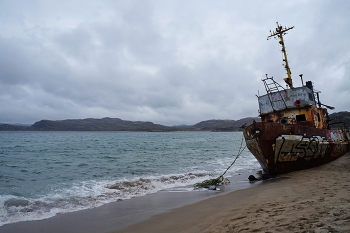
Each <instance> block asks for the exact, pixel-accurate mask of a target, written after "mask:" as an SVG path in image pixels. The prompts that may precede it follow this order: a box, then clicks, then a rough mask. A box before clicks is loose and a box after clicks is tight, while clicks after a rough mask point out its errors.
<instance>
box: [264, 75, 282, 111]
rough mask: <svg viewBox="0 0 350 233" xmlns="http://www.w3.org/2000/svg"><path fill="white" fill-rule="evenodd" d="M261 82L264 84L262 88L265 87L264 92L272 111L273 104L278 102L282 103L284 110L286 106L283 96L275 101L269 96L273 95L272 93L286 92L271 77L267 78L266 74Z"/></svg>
mask: <svg viewBox="0 0 350 233" xmlns="http://www.w3.org/2000/svg"><path fill="white" fill-rule="evenodd" d="M262 81H263V82H264V86H265V90H266V93H267V95H268V97H269V101H270V104H271V107H272V109H273V110H274V111H276V109H274V107H273V106H274V105H273V103H274V102H280V101H282V102H283V104H284V106H285V107H286V108H288V107H287V104H286V102H285V100H284V98H283V96H281V99H277V100H274V99H273V98H272V97H271V94H272V93H274V92H280V91H286V90H285V89H284V88H283V87H282V86H281V85H280V84H279V83H278V82H276V81H275V80H274V79H273V77H271V78H269V77H267V74H266V78H265V79H262Z"/></svg>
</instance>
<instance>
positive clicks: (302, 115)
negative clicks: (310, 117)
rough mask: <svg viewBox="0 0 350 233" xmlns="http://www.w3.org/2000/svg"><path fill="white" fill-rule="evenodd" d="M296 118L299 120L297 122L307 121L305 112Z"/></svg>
mask: <svg viewBox="0 0 350 233" xmlns="http://www.w3.org/2000/svg"><path fill="white" fill-rule="evenodd" d="M296 120H297V122H300V121H306V116H305V114H300V115H296Z"/></svg>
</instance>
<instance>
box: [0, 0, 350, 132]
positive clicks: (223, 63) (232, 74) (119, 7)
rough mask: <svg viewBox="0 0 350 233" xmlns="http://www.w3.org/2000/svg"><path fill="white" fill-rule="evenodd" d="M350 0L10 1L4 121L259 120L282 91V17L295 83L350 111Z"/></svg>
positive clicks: (0, 118)
mask: <svg viewBox="0 0 350 233" xmlns="http://www.w3.org/2000/svg"><path fill="white" fill-rule="evenodd" d="M349 8H350V3H348V2H347V1H330V0H321V1H319V0H318V1H316V0H296V1H284V2H281V1H277V0H272V1H268V2H266V1H265V2H264V1H258V0H253V1H249V2H241V1H220V2H212V1H202V0H201V1H199V0H198V1H196V0H193V1H156V0H148V1H141V0H134V1H107V0H106V1H98V2H97V1H89V0H85V1H60V2H57V1H40V0H37V1H31V2H28V1H2V2H1V3H0V29H1V30H0V54H1V56H2V59H1V62H0V102H1V109H0V122H4V123H16V122H20V123H34V122H35V121H38V120H41V119H51V120H60V119H67V118H87V117H94V118H101V117H119V118H122V119H127V120H145V121H153V122H155V123H161V124H166V125H173V124H183V123H185V124H193V123H197V122H199V121H201V120H207V119H239V118H242V117H246V116H257V115H258V112H257V109H258V105H257V100H256V98H255V95H256V94H258V92H259V93H260V94H264V93H265V90H264V87H263V84H262V82H261V79H263V78H264V77H265V74H266V73H268V74H269V76H274V77H275V79H276V80H277V81H279V82H281V83H282V78H284V76H285V74H284V70H283V67H282V60H281V53H280V52H279V51H278V49H279V48H278V43H277V41H275V40H274V39H272V40H270V41H266V38H267V36H268V35H269V30H274V28H275V26H276V25H275V22H276V19H277V20H278V21H279V22H280V23H281V24H282V25H285V26H287V27H290V26H295V28H294V29H293V30H291V31H290V32H289V33H288V35H287V36H286V46H287V51H288V54H289V60H290V66H291V69H292V72H293V76H294V82H295V83H297V84H300V80H299V77H298V75H299V74H301V73H303V74H304V81H305V80H312V81H313V82H314V83H315V87H316V89H318V90H321V91H322V93H321V97H322V101H323V102H324V103H325V104H329V105H334V106H335V107H336V111H343V110H349V109H348V107H349V100H348V98H347V96H348V95H349V89H350V88H349V87H350V83H349V82H350V81H349V78H348V76H349V62H350V49H349V48H348V46H347V42H348V40H349V31H348V28H349V24H350V20H349V16H348V12H349V10H350V9H349Z"/></svg>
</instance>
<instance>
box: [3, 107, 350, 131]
mask: <svg viewBox="0 0 350 233" xmlns="http://www.w3.org/2000/svg"><path fill="white" fill-rule="evenodd" d="M329 118H330V119H332V120H331V121H330V126H331V128H332V129H336V128H337V127H338V126H339V124H334V125H332V123H337V122H344V123H345V124H346V125H348V126H350V112H347V111H342V112H337V113H332V114H330V115H329ZM253 121H256V122H259V121H260V118H259V117H246V118H242V119H239V120H218V119H212V120H205V121H201V122H198V123H196V124H194V125H177V126H165V125H161V124H155V123H153V122H150V121H129V120H122V119H120V118H110V117H105V118H102V119H97V118H86V119H66V120H56V121H54V120H40V121H37V122H35V123H34V124H33V125H31V126H24V125H20V124H19V125H10V124H0V131H149V132H171V131H215V132H231V131H242V129H243V128H242V126H243V125H249V124H251V123H252V122H253Z"/></svg>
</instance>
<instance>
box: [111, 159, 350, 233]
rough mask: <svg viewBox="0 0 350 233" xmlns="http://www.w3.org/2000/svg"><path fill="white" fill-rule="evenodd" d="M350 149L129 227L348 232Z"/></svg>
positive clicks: (190, 232) (194, 231) (169, 231)
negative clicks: (328, 159) (323, 161)
mask: <svg viewBox="0 0 350 233" xmlns="http://www.w3.org/2000/svg"><path fill="white" fill-rule="evenodd" d="M349 175H350V153H347V154H345V155H344V156H342V157H341V158H338V159H337V160H335V161H333V162H331V163H328V164H325V165H322V166H320V167H316V168H311V169H307V170H302V171H297V172H292V173H288V174H285V175H281V176H280V177H289V178H290V179H282V180H281V181H278V179H277V180H276V181H277V182H271V183H270V184H269V185H260V186H257V187H252V188H249V189H242V190H238V191H235V192H231V193H228V194H226V195H223V196H219V197H214V198H211V199H208V200H204V201H201V202H198V203H195V204H193V205H188V206H184V207H181V208H177V209H174V210H172V211H170V212H167V213H163V214H159V215H156V216H152V217H151V218H150V219H148V220H146V221H143V222H141V223H138V224H134V225H132V226H129V227H127V228H125V229H123V230H120V231H113V232H114V233H117V232H118V233H129V232H144V233H147V232H167V233H172V232H174V233H175V232H186V233H197V232H207V233H209V232H210V233H218V232H270V233H274V232H276V233H277V232H319V233H322V232H350V213H349V209H350V195H349V194H350V181H349Z"/></svg>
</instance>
